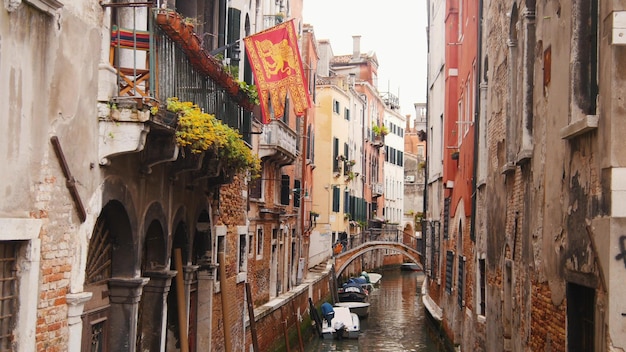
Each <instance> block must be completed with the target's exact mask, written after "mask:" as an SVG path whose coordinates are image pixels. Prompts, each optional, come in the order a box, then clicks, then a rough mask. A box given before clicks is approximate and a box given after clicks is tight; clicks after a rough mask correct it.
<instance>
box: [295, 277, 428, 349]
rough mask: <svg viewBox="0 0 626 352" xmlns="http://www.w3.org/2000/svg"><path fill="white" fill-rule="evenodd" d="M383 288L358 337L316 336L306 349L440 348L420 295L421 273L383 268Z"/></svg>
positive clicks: (372, 299) (373, 295) (374, 294)
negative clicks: (329, 337)
mask: <svg viewBox="0 0 626 352" xmlns="http://www.w3.org/2000/svg"><path fill="white" fill-rule="evenodd" d="M382 274H383V278H382V280H381V285H380V288H378V289H375V290H374V291H373V292H372V293H371V294H370V298H369V302H370V304H371V305H370V314H369V317H367V318H366V319H361V335H360V336H359V339H358V340H341V341H338V340H322V339H319V338H316V339H313V340H312V341H311V342H310V344H309V345H308V346H307V347H306V349H305V351H307V352H315V351H346V352H351V351H429V352H431V351H432V352H435V351H438V349H437V347H436V344H435V343H434V341H433V340H432V339H431V337H430V335H429V332H428V327H427V326H426V324H427V323H426V318H425V317H424V306H423V304H422V299H421V295H420V291H421V283H422V280H423V274H422V273H416V272H401V271H400V270H399V269H394V270H385V271H383V272H382Z"/></svg>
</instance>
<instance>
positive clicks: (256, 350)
mask: <svg viewBox="0 0 626 352" xmlns="http://www.w3.org/2000/svg"><path fill="white" fill-rule="evenodd" d="M246 301H247V302H248V318H249V319H250V335H251V336H252V348H253V350H254V352H261V350H260V349H259V338H258V337H257V335H256V321H255V318H254V304H253V303H252V292H250V283H249V282H246Z"/></svg>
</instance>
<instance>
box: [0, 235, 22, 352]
mask: <svg viewBox="0 0 626 352" xmlns="http://www.w3.org/2000/svg"><path fill="white" fill-rule="evenodd" d="M18 243H19V242H16V241H2V242H0V275H2V281H1V284H0V298H2V300H1V301H0V302H1V303H0V308H1V309H2V316H1V317H0V349H1V350H3V351H10V350H11V342H12V341H13V338H14V336H13V328H14V327H15V322H16V318H17V316H16V315H17V307H18V302H17V296H18V292H17V279H16V277H15V273H17V271H18V270H17V251H18V248H19V246H18Z"/></svg>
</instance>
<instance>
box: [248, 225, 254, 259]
mask: <svg viewBox="0 0 626 352" xmlns="http://www.w3.org/2000/svg"><path fill="white" fill-rule="evenodd" d="M253 254H254V231H252V232H250V233H248V257H252V255H253Z"/></svg>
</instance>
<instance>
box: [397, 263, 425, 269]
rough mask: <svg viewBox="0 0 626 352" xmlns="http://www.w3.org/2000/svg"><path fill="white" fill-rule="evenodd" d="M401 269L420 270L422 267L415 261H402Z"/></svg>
mask: <svg viewBox="0 0 626 352" xmlns="http://www.w3.org/2000/svg"><path fill="white" fill-rule="evenodd" d="M400 270H402V271H422V267H421V266H419V265H417V264H415V263H402V265H401V266H400Z"/></svg>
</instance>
